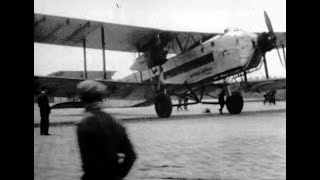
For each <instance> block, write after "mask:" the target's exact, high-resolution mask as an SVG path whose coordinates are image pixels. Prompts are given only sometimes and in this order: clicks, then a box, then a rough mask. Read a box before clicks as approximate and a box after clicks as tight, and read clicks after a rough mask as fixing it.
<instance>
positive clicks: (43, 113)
mask: <svg viewBox="0 0 320 180" xmlns="http://www.w3.org/2000/svg"><path fill="white" fill-rule="evenodd" d="M46 93H47V89H46V87H44V86H43V87H41V93H40V95H39V96H38V98H37V101H38V105H39V108H40V117H41V119H40V135H45V136H48V135H50V134H49V114H50V111H51V108H50V106H49V100H48V97H47V95H46Z"/></svg>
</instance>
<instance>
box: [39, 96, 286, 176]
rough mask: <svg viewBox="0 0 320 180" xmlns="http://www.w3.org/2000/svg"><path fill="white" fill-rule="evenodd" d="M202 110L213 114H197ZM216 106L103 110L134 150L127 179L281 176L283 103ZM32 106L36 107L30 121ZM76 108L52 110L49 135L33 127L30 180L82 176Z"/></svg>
mask: <svg viewBox="0 0 320 180" xmlns="http://www.w3.org/2000/svg"><path fill="white" fill-rule="evenodd" d="M207 107H209V109H210V111H211V112H213V113H211V114H202V111H203V109H204V108H207ZM218 108H219V107H218V106H212V105H211V106H210V105H195V106H190V107H189V111H187V112H177V111H176V108H175V109H174V111H173V113H172V117H171V118H169V119H159V118H157V117H156V114H155V112H154V107H153V106H152V107H147V108H126V109H122V108H121V109H105V111H107V112H110V113H111V114H113V115H114V116H115V117H117V118H119V119H122V120H123V121H124V122H123V124H124V126H125V127H126V129H127V131H128V134H129V137H130V139H131V140H132V142H133V144H134V147H135V150H136V152H137V154H138V159H137V161H136V162H135V164H134V166H133V168H132V170H131V171H130V173H129V175H128V176H127V177H126V179H130V180H131V179H186V180H189V179H286V102H278V103H277V105H276V106H273V105H265V106H264V105H263V103H257V102H254V103H245V106H244V109H243V112H242V113H241V114H240V115H229V114H227V113H226V114H225V115H223V116H221V115H219V114H218ZM37 111H38V110H37V108H36V106H35V118H34V119H35V120H34V121H35V123H37V122H38V119H37V113H38V112H37ZM226 111H227V110H226V109H225V112H226ZM120 112H124V113H120ZM81 113H82V109H69V110H61V109H60V110H54V111H53V112H52V114H51V116H50V121H51V122H52V123H56V124H54V126H51V127H50V133H51V134H52V135H51V136H40V135H39V128H34V179H35V180H46V179H62V180H64V179H80V177H81V175H82V170H81V159H80V156H79V149H78V144H77V141H76V134H75V126H73V125H72V124H73V123H75V122H77V121H78V120H79V119H80V118H81ZM130 118H131V119H130ZM58 125H59V126H58ZM65 125H67V126H65Z"/></svg>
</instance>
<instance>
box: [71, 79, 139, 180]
mask: <svg viewBox="0 0 320 180" xmlns="http://www.w3.org/2000/svg"><path fill="white" fill-rule="evenodd" d="M77 91H78V95H79V97H80V100H81V101H82V103H83V104H84V105H85V112H84V115H83V118H82V120H81V121H80V122H79V123H78V124H77V137H78V144H79V148H80V153H81V159H82V169H83V172H84V174H83V176H82V177H81V179H82V180H95V179H105V180H106V179H108V180H109V179H110V180H119V179H122V178H124V177H125V176H126V175H127V174H128V173H129V171H130V169H131V167H132V165H133V163H134V161H135V159H136V154H135V152H134V150H133V146H132V144H131V142H130V140H129V139H128V136H127V134H126V131H125V128H124V127H123V126H122V125H121V124H119V123H118V122H116V120H115V119H114V118H113V117H112V116H110V115H109V114H107V113H105V112H103V111H102V110H101V102H102V99H103V96H104V94H105V93H106V91H107V87H106V86H105V85H103V84H102V83H99V82H97V81H93V80H86V81H82V82H80V83H79V84H78V85H77Z"/></svg>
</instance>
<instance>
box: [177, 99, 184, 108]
mask: <svg viewBox="0 0 320 180" xmlns="http://www.w3.org/2000/svg"><path fill="white" fill-rule="evenodd" d="M181 106H182V98H181V97H178V106H177V111H180V110H181V111H182V110H183V109H182V107H181Z"/></svg>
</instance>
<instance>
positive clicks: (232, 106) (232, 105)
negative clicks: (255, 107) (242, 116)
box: [226, 93, 243, 114]
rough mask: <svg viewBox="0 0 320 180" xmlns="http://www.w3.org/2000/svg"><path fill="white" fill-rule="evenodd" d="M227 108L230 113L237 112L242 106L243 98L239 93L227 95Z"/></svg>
mask: <svg viewBox="0 0 320 180" xmlns="http://www.w3.org/2000/svg"><path fill="white" fill-rule="evenodd" d="M226 105H227V109H228V111H229V113H230V114H239V113H240V112H241V111H242V108H243V98H242V96H241V95H240V94H238V93H237V94H233V95H232V96H229V97H227V102H226Z"/></svg>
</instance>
